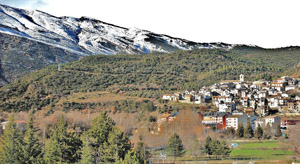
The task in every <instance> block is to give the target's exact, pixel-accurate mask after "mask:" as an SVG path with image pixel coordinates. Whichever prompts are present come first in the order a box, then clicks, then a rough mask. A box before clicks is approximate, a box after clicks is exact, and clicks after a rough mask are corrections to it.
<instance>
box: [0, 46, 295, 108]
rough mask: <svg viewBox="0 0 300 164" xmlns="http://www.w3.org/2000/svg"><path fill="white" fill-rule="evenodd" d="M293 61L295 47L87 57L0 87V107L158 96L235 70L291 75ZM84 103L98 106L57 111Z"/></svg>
mask: <svg viewBox="0 0 300 164" xmlns="http://www.w3.org/2000/svg"><path fill="white" fill-rule="evenodd" d="M299 61H300V49H299V48H298V47H290V48H283V49H277V50H275V49H274V50H264V49H257V48H255V47H253V48H251V47H248V48H245V47H236V48H234V49H232V50H230V51H226V50H209V49H201V50H193V51H179V52H175V53H171V54H148V55H108V56H107V55H96V56H89V57H85V58H83V59H81V60H79V61H76V62H73V63H70V64H64V65H62V66H61V71H58V70H57V65H53V66H49V67H47V68H45V69H42V70H40V71H37V72H33V73H31V74H30V75H28V76H25V77H23V78H21V79H20V80H18V81H16V82H14V83H12V84H9V85H6V86H4V87H3V88H1V89H0V109H1V110H2V111H20V110H29V109H30V108H31V107H34V108H37V109H42V108H44V107H49V106H51V107H53V108H55V106H56V104H57V103H58V102H59V100H60V99H62V98H64V97H67V96H69V95H73V94H76V93H91V92H98V91H108V92H111V93H114V94H116V93H117V94H121V95H127V96H135V97H145V98H153V99H158V98H160V96H161V94H162V93H167V92H170V93H173V92H174V91H177V90H184V89H189V90H192V89H193V90H198V89H200V88H201V87H202V86H205V85H206V86H207V85H211V84H213V83H216V82H219V81H220V80H226V79H237V78H238V76H239V74H241V73H243V74H244V75H245V77H246V80H251V81H253V80H258V79H266V80H271V79H272V78H277V77H279V76H282V75H291V74H292V73H293V71H294V69H295V66H297V64H298V63H299ZM99 102H100V100H99ZM88 105H91V106H93V105H104V104H99V103H98V104H95V103H94V104H87V103H85V104H80V103H78V104H76V103H72V102H70V103H69V104H64V107H63V109H64V110H68V109H84V108H85V107H87V106H88ZM57 109H58V108H57Z"/></svg>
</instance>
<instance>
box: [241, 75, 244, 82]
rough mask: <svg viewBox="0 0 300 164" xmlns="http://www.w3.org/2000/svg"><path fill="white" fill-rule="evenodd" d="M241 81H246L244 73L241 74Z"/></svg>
mask: <svg viewBox="0 0 300 164" xmlns="http://www.w3.org/2000/svg"><path fill="white" fill-rule="evenodd" d="M240 81H241V82H244V81H245V77H244V75H243V74H240Z"/></svg>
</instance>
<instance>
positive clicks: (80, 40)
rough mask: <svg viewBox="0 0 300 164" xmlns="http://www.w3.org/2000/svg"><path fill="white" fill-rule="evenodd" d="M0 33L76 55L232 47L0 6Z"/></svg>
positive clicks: (91, 20)
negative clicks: (23, 38)
mask: <svg viewBox="0 0 300 164" xmlns="http://www.w3.org/2000/svg"><path fill="white" fill-rule="evenodd" d="M0 32H1V33H9V34H13V35H16V36H20V37H25V38H28V39H31V40H35V41H38V42H43V43H46V44H48V45H53V46H55V47H59V48H63V49H66V50H68V51H70V52H73V53H76V54H80V55H90V54H116V53H120V52H125V53H130V54H132V53H150V52H153V51H157V52H171V51H175V50H192V49H199V48H224V49H230V48H231V47H232V45H229V44H224V43H195V42H191V41H187V40H184V39H178V38H173V37H170V36H167V35H160V34H155V33H152V32H149V31H146V30H140V29H137V28H124V27H119V26H116V25H112V24H109V23H105V22H102V21H99V20H96V19H92V18H87V17H81V18H73V17H55V16H52V15H49V14H47V13H44V12H41V11H36V10H32V11H30V10H22V9H17V8H12V7H9V6H5V5H0Z"/></svg>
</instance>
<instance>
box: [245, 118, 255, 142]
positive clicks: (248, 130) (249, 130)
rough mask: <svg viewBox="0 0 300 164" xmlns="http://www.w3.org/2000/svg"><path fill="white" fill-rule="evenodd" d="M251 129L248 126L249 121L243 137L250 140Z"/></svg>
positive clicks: (251, 135)
mask: <svg viewBox="0 0 300 164" xmlns="http://www.w3.org/2000/svg"><path fill="white" fill-rule="evenodd" d="M253 135H254V134H253V129H252V127H251V125H250V121H248V123H247V126H246V127H245V129H244V137H246V138H252V137H253Z"/></svg>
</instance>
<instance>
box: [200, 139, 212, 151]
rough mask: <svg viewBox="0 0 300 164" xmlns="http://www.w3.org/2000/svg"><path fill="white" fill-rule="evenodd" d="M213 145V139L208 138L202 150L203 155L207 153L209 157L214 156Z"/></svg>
mask: <svg viewBox="0 0 300 164" xmlns="http://www.w3.org/2000/svg"><path fill="white" fill-rule="evenodd" d="M211 143H212V139H211V137H210V136H207V137H206V140H205V143H204V147H203V149H202V150H203V153H206V154H207V155H212V149H211Z"/></svg>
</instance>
